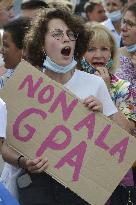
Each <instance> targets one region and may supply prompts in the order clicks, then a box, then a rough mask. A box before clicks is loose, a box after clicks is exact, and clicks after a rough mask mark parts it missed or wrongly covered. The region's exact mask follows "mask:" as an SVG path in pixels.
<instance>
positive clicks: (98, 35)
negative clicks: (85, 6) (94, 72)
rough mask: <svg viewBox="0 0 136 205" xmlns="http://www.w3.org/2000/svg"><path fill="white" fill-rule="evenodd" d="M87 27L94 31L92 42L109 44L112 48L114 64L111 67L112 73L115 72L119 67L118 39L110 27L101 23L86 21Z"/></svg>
mask: <svg viewBox="0 0 136 205" xmlns="http://www.w3.org/2000/svg"><path fill="white" fill-rule="evenodd" d="M86 29H87V30H88V31H89V32H91V33H92V36H91V42H92V43H94V42H97V43H98V44H99V45H107V46H109V47H110V48H111V58H112V60H113V65H112V67H111V69H110V73H111V74H115V72H116V70H117V69H118V68H119V64H120V63H119V62H120V61H119V53H118V49H117V45H116V41H115V39H114V37H113V35H112V33H111V31H110V30H109V29H107V28H106V27H105V26H104V25H101V24H99V23H86Z"/></svg>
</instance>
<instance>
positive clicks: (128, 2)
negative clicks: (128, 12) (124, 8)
mask: <svg viewBox="0 0 136 205" xmlns="http://www.w3.org/2000/svg"><path fill="white" fill-rule="evenodd" d="M134 3H136V1H135V0H127V5H128V6H130V5H131V4H134Z"/></svg>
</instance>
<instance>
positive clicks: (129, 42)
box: [116, 3, 136, 113]
mask: <svg viewBox="0 0 136 205" xmlns="http://www.w3.org/2000/svg"><path fill="white" fill-rule="evenodd" d="M121 36H122V41H123V44H124V47H123V48H120V50H119V51H120V63H121V66H120V69H119V70H117V72H116V75H117V76H118V77H120V78H121V79H124V80H128V81H129V82H131V84H132V85H133V86H134V87H135V89H136V3H134V4H131V5H130V6H128V7H127V8H126V10H125V11H124V15H123V18H122V25H121ZM135 113H136V111H135Z"/></svg>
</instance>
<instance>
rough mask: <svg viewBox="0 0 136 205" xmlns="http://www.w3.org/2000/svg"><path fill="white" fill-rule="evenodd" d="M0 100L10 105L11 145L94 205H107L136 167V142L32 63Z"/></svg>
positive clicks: (21, 68)
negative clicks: (135, 165) (44, 160)
mask: <svg viewBox="0 0 136 205" xmlns="http://www.w3.org/2000/svg"><path fill="white" fill-rule="evenodd" d="M0 96H1V97H2V98H3V99H4V100H5V102H6V103H7V109H8V134H7V135H8V143H9V144H10V145H11V146H12V147H14V148H15V149H17V150H18V151H19V152H20V153H21V154H23V155H25V156H27V157H29V158H31V159H34V158H35V157H40V156H42V157H43V158H44V157H48V160H49V167H48V169H47V173H49V174H50V175H51V176H53V177H54V178H55V179H56V180H58V181H59V182H60V183H62V184H64V185H65V186H67V187H69V188H70V189H71V190H72V191H73V192H75V193H77V194H78V195H79V196H80V197H81V198H83V199H84V200H86V201H87V202H89V203H90V204H92V205H103V204H104V203H105V202H106V201H107V199H108V198H109V197H110V195H111V194H112V192H113V190H114V189H115V188H116V186H117V185H118V184H119V182H120V181H121V179H122V178H123V176H124V175H125V174H126V172H127V171H128V170H129V168H130V167H131V166H132V164H133V162H134V161H135V158H136V154H135V148H136V140H135V139H134V137H132V136H131V135H129V134H128V133H127V132H126V131H124V130H122V129H121V128H119V127H118V126H117V125H116V124H114V123H113V122H111V121H110V120H109V119H108V118H106V117H104V116H103V115H102V114H100V113H94V112H90V111H88V110H87V108H85V106H84V105H83V104H82V103H81V102H80V101H79V100H78V99H76V98H75V97H74V96H72V94H70V93H68V92H66V90H64V89H63V87H62V86H61V85H60V84H58V83H56V82H54V81H52V80H51V79H50V78H48V77H47V76H46V75H45V74H44V73H42V72H40V71H38V70H37V69H36V68H34V67H32V66H31V65H30V64H28V63H27V62H21V63H20V64H19V66H18V68H17V69H16V71H15V73H14V76H13V77H12V78H11V79H10V80H8V82H7V84H6V86H5V88H4V89H3V90H2V91H1V92H0Z"/></svg>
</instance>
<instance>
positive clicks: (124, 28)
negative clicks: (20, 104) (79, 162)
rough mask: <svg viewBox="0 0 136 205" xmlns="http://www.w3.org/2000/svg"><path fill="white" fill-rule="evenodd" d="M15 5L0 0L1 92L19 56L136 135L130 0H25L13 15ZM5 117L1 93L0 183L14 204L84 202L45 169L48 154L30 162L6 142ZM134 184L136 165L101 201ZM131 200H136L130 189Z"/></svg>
mask: <svg viewBox="0 0 136 205" xmlns="http://www.w3.org/2000/svg"><path fill="white" fill-rule="evenodd" d="M13 3H14V2H13V0H6V1H5V0H1V1H0V46H1V50H0V89H4V85H5V84H6V82H7V81H8V79H9V78H10V79H11V80H12V76H13V75H14V73H15V70H16V69H17V65H18V64H19V63H20V62H21V60H22V58H23V59H25V60H26V61H28V62H29V63H30V64H32V65H33V66H35V69H38V70H39V71H41V72H43V73H44V74H45V75H47V76H48V77H49V78H51V79H52V80H54V81H56V82H57V83H60V84H61V85H62V86H63V87H64V88H66V89H67V90H69V91H70V92H71V93H73V94H74V96H75V97H77V98H78V99H80V100H81V101H82V102H83V104H84V106H85V107H86V108H87V109H89V110H91V111H93V112H100V113H102V114H103V115H104V116H106V117H107V118H110V119H111V120H112V121H114V123H116V124H117V125H119V126H120V127H121V128H122V129H124V130H126V131H127V132H128V133H130V134H131V135H132V136H133V137H136V2H135V0H134V1H133V0H131V1H130V0H103V1H102V0H84V1H83V0H81V1H72V0H71V1H70V0H56V1H53V0H23V1H22V4H21V11H20V14H19V15H18V16H15V14H14V11H13ZM13 80H14V78H13ZM7 118H8V110H7V109H6V103H5V102H4V101H3V99H1V98H0V153H1V154H2V157H3V159H4V161H5V165H4V168H3V172H2V174H1V178H0V184H1V183H2V184H3V185H4V186H5V188H6V189H7V191H9V192H10V194H11V195H12V196H14V197H15V198H16V199H17V200H18V201H19V203H20V205H59V204H61V205H87V204H88V203H87V202H86V201H84V200H83V199H81V198H80V197H79V196H78V195H76V194H75V193H73V192H72V191H71V190H69V189H68V188H65V187H64V186H63V185H61V184H59V183H58V182H57V181H56V180H54V179H53V178H52V177H51V176H49V175H48V174H46V169H47V167H48V166H49V164H50V162H48V159H47V158H46V159H43V158H41V157H40V158H35V159H33V160H30V159H28V158H26V157H25V156H22V155H20V153H18V152H17V151H15V150H13V149H12V148H11V147H10V146H8V144H7V143H6V138H7V137H8V136H7V134H6V127H7V126H8V124H7ZM11 135H12V133H11ZM22 176H26V177H27V180H28V181H29V180H30V181H31V183H30V184H28V186H25V187H24V188H23V189H22V188H20V187H19V185H18V183H17V181H18V179H19V178H20V177H22ZM3 185H2V186H3ZM135 186H136V164H134V165H133V167H132V168H131V169H130V170H129V171H128V173H126V175H125V177H124V178H123V179H122V181H121V182H120V184H119V185H118V187H117V189H116V190H115V191H114V193H113V194H112V196H111V197H110V199H109V200H108V201H107V202H106V205H115V204H116V205H124V203H126V204H127V203H129V201H128V200H129V197H130V196H129V195H128V193H127V192H125V191H124V189H125V188H126V187H131V188H132V189H134V188H135V190H136V187H135ZM56 187H57V188H56ZM122 194H123V197H122ZM133 198H135V199H134V200H135V201H133V202H132V203H133V205H136V191H135V197H133ZM9 204H10V202H9Z"/></svg>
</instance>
